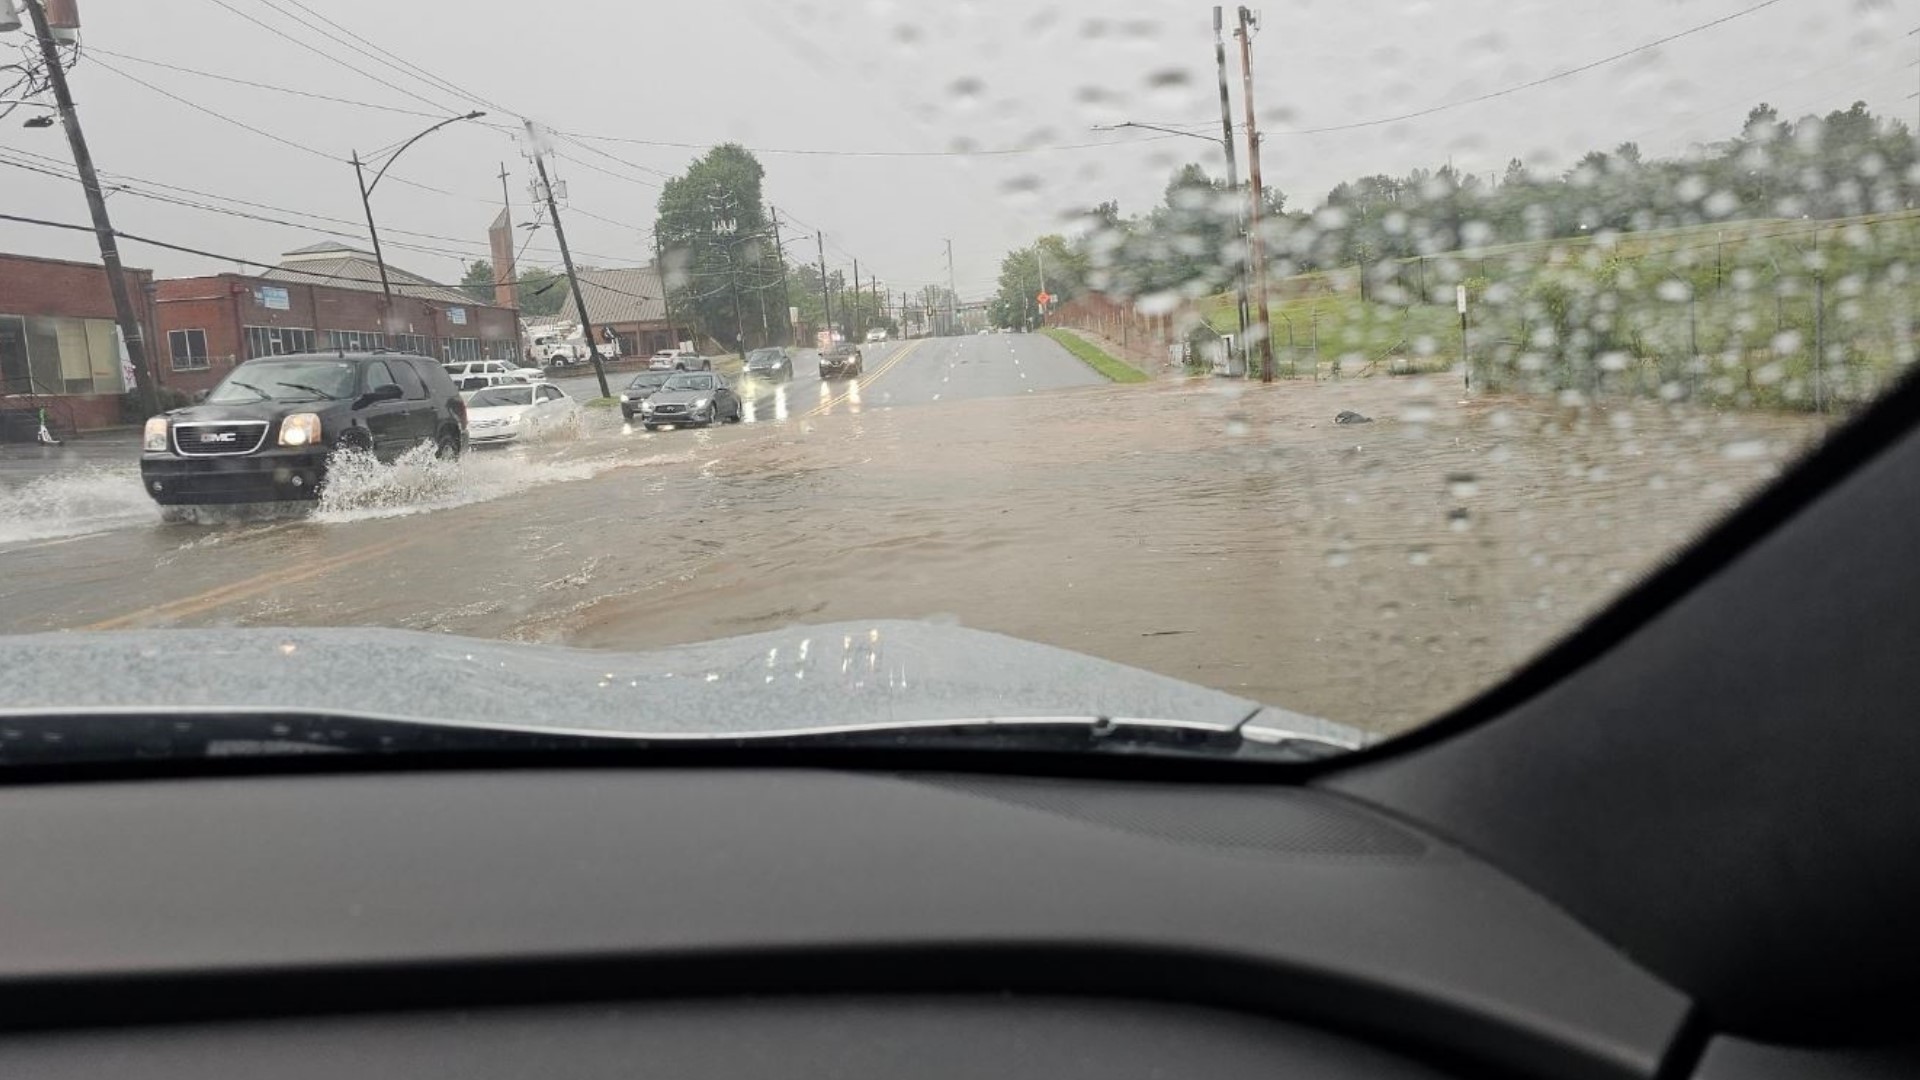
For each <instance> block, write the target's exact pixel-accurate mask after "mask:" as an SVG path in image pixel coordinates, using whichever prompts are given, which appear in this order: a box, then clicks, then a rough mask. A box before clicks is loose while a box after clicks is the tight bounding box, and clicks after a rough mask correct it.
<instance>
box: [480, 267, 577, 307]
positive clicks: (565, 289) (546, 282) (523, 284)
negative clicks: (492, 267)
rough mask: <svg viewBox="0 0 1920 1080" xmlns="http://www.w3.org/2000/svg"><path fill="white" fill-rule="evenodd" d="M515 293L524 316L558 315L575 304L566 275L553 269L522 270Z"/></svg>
mask: <svg viewBox="0 0 1920 1080" xmlns="http://www.w3.org/2000/svg"><path fill="white" fill-rule="evenodd" d="M488 277H489V278H491V277H492V275H491V274H489V275H488ZM514 295H515V296H516V297H518V299H519V301H520V314H521V315H523V316H537V317H542V318H544V317H546V316H549V315H558V314H560V310H561V309H562V308H571V307H572V306H573V294H572V292H571V290H570V287H569V286H568V284H567V279H566V277H565V276H563V275H561V274H556V273H554V272H553V271H551V270H539V269H533V270H522V271H520V282H519V285H518V286H517V287H516V288H515V290H514Z"/></svg>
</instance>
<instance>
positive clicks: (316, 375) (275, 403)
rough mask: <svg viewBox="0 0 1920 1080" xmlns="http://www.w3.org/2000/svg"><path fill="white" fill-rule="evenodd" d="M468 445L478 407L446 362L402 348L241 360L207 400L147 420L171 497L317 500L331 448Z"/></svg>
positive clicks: (162, 497) (160, 494)
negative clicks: (471, 405)
mask: <svg viewBox="0 0 1920 1080" xmlns="http://www.w3.org/2000/svg"><path fill="white" fill-rule="evenodd" d="M423 443H425V444H428V445H431V446H434V447H437V448H438V451H439V453H440V454H441V455H442V456H444V457H452V456H456V455H458V454H460V453H461V452H462V451H464V450H465V449H466V445H467V409H466V404H465V402H463V401H461V400H460V392H459V391H458V390H456V389H455V388H454V385H453V380H452V379H450V378H449V377H448V376H447V373H446V371H445V370H443V369H442V368H441V367H440V365H439V364H436V363H434V362H433V361H432V360H429V359H427V358H426V357H423V356H410V355H406V354H402V353H349V352H335V353H296V354H292V355H287V356H271V357H264V356H263V357H260V358H259V359H256V360H249V361H247V362H246V363H244V364H241V365H240V366H238V367H236V368H234V369H233V371H232V372H230V373H229V374H228V375H227V377H226V378H225V379H222V380H221V381H220V385H218V386H216V387H214V388H213V390H212V392H210V393H209V394H208V395H207V396H206V399H205V400H204V401H203V402H202V403H200V404H197V405H192V406H189V407H187V408H184V409H175V410H173V411H171V412H169V413H166V414H164V415H161V416H156V417H153V418H152V419H150V420H148V421H147V426H146V432H145V434H144V437H143V439H142V443H141V455H140V478H141V482H142V484H143V485H144V486H145V488H146V490H147V494H148V495H150V496H152V497H153V499H154V501H155V502H158V503H160V504H162V505H164V506H181V505H196V504H209V503H215V504H217V503H257V502H281V501H286V500H298V499H313V498H317V497H318V496H319V494H320V491H321V489H322V488H324V487H325V485H326V470H327V458H328V456H329V455H330V454H332V453H333V452H334V451H336V450H360V451H367V452H370V453H372V454H373V455H374V456H375V457H377V458H379V459H380V460H382V461H392V460H393V459H395V458H397V457H399V456H400V455H401V454H403V453H405V452H406V451H408V450H410V449H412V448H413V447H415V446H419V445H421V444H423Z"/></svg>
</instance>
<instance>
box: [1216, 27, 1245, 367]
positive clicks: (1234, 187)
mask: <svg viewBox="0 0 1920 1080" xmlns="http://www.w3.org/2000/svg"><path fill="white" fill-rule="evenodd" d="M1222 22H1223V19H1222V17H1221V9H1220V8H1219V6H1218V5H1216V6H1215V7H1214V9H1213V62H1214V65H1215V66H1216V67H1218V68H1219V69H1220V145H1221V146H1223V147H1225V148H1226V151H1227V188H1228V189H1229V190H1231V191H1232V192H1233V193H1234V194H1235V195H1238V194H1239V193H1240V165H1239V163H1238V162H1237V161H1236V160H1234V152H1233V102H1232V99H1231V98H1229V97H1228V95H1227V39H1226V35H1225V33H1224V28H1223V27H1222V25H1221V24H1222ZM1234 216H1235V217H1236V218H1238V219H1239V220H1238V221H1236V222H1234V224H1235V225H1238V226H1239V227H1240V242H1241V243H1242V244H1243V245H1244V244H1246V242H1247V240H1248V237H1247V228H1246V215H1245V213H1244V212H1243V211H1236V212H1235V214H1234ZM1249 261H1251V260H1250V259H1249V258H1248V253H1247V252H1246V251H1245V250H1242V251H1241V253H1240V272H1239V273H1238V274H1235V275H1234V277H1235V278H1236V279H1237V284H1238V285H1239V292H1240V303H1239V309H1238V310H1239V312H1240V337H1239V340H1238V341H1236V342H1235V343H1234V344H1235V345H1236V346H1237V347H1238V348H1239V349H1240V355H1241V356H1242V357H1247V356H1249V355H1250V354H1249V353H1248V352H1247V264H1248V262H1249Z"/></svg>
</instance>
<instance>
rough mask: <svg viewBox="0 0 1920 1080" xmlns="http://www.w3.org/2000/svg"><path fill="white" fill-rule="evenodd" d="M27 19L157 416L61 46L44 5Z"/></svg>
mask: <svg viewBox="0 0 1920 1080" xmlns="http://www.w3.org/2000/svg"><path fill="white" fill-rule="evenodd" d="M25 2H26V8H27V15H28V16H29V17H31V18H32V19H33V35H34V37H35V38H36V39H38V41H39V43H40V59H41V61H42V62H43V63H45V64H46V65H47V82H48V83H49V84H51V86H52V88H53V98H54V101H55V102H56V103H58V105H59V109H60V121H61V123H62V124H63V125H64V126H65V127H66V129H67V145H68V146H70V147H71V148H72V149H73V167H74V170H75V171H76V172H78V173H79V174H80V187H81V190H82V191H84V192H85V193H86V196H87V211H88V212H89V213H90V214H92V215H93V234H94V237H95V238H96V239H97V240H98V241H99V243H100V265H101V266H103V267H105V268H106V271H107V291H108V292H109V293H110V294H112V296H113V320H114V322H115V323H117V324H118V325H119V327H120V340H121V341H122V342H124V343H125V344H126V348H127V360H128V362H129V363H131V364H132V366H133V390H134V391H135V392H136V393H138V394H139V395H140V404H141V405H142V406H143V407H145V409H146V410H147V414H148V415H149V416H157V415H159V413H160V388H159V387H158V386H156V385H155V384H154V381H153V371H152V369H151V368H149V367H148V366H147V338H146V332H145V331H144V330H142V329H141V327H140V319H139V317H138V316H136V315H135V314H134V312H133V295H132V294H131V293H130V292H128V291H127V276H126V269H125V268H124V267H122V266H121V265H120V242H119V240H118V238H117V237H116V236H115V234H114V231H113V222H112V220H110V219H109V218H108V217H107V197H106V195H105V194H103V193H102V192H101V190H100V177H99V176H98V175H97V174H96V173H95V172H94V171H93V153H92V152H91V151H89V150H88V149H87V137H86V135H84V134H83V133H82V132H81V130H80V114H79V112H78V111H76V110H75V109H74V107H73V93H72V91H71V90H69V89H68V87H67V71H66V69H65V68H63V67H61V66H60V47H59V45H58V43H56V42H55V41H54V40H53V28H52V27H51V26H49V25H48V24H47V11H46V8H45V6H44V5H43V3H42V0H25Z"/></svg>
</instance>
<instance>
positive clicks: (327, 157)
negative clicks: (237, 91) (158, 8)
mask: <svg viewBox="0 0 1920 1080" xmlns="http://www.w3.org/2000/svg"><path fill="white" fill-rule="evenodd" d="M214 2H215V3H219V2H220V0H214ZM94 63H95V64H98V65H99V66H100V67H102V68H105V69H106V70H108V71H111V72H113V73H114V74H115V75H118V76H120V77H121V78H123V79H126V80H127V81H129V82H133V83H137V84H139V85H141V86H144V87H146V88H147V89H149V90H151V91H153V92H154V93H156V94H159V95H160V96H161V97H165V98H171V99H172V100H174V101H177V102H179V103H180V104H182V105H185V106H186V107H187V108H189V109H192V110H194V111H195V112H201V113H205V114H206V115H208V116H211V117H213V118H214V119H215V120H219V121H221V122H222V123H226V124H232V125H233V126H234V127H237V128H240V129H242V130H245V131H250V132H252V133H253V134H255V135H258V136H260V137H261V138H263V139H271V140H272V141H274V142H277V143H279V144H280V145H281V146H285V147H290V148H292V149H294V150H298V151H300V152H301V153H303V154H310V155H312V156H314V157H317V158H319V159H321V160H322V161H331V162H334V163H335V164H338V163H339V161H338V159H336V158H334V157H333V156H332V155H331V154H326V153H322V152H321V151H319V150H315V149H314V148H313V147H311V146H306V145H304V144H302V143H297V142H294V141H293V140H292V139H288V138H283V137H281V136H279V135H275V134H274V133H273V132H271V131H267V130H265V129H264V128H257V127H254V126H253V125H252V124H249V123H247V122H246V121H244V120H235V119H234V118H233V117H231V116H228V115H227V114H225V113H223V112H220V111H219V110H217V109H210V108H208V107H206V106H205V105H201V104H198V103H196V102H192V101H188V100H187V99H186V98H183V97H181V96H180V95H178V94H175V93H172V92H171V91H167V90H162V89H161V88H160V87H158V86H155V85H153V84H152V83H150V82H148V81H147V80H145V79H142V78H141V77H139V76H138V75H129V74H128V73H126V72H124V71H121V70H120V69H119V68H117V67H114V66H113V65H112V64H109V63H107V62H106V61H104V60H98V59H96V60H94Z"/></svg>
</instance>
